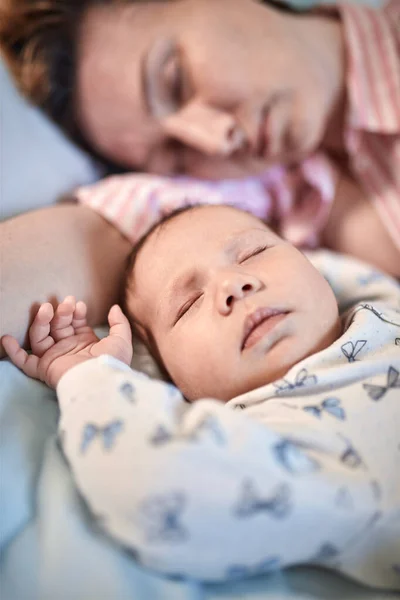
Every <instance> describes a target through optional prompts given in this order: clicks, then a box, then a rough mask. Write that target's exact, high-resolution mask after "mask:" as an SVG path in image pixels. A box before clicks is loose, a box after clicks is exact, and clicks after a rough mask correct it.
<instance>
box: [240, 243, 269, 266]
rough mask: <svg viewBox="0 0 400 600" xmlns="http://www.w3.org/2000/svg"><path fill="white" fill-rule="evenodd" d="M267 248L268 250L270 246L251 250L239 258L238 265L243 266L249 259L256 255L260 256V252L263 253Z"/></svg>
mask: <svg viewBox="0 0 400 600" xmlns="http://www.w3.org/2000/svg"><path fill="white" fill-rule="evenodd" d="M268 248H270V246H267V245H263V246H257V248H253V249H252V250H251V251H248V252H246V253H245V254H244V255H243V256H240V257H239V261H238V262H239V264H240V265H241V264H243V263H244V262H246V261H247V260H249V259H250V258H253V256H257V255H258V254H261V253H262V252H264V250H267V249H268Z"/></svg>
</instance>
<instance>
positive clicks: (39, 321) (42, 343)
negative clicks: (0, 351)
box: [10, 302, 54, 366]
mask: <svg viewBox="0 0 400 600" xmlns="http://www.w3.org/2000/svg"><path fill="white" fill-rule="evenodd" d="M53 316H54V309H53V307H52V305H51V304H50V303H49V302H46V303H45V304H42V305H41V307H40V308H39V310H38V312H37V313H36V317H35V318H34V319H33V323H32V325H31V326H30V328H29V341H30V344H31V349H32V352H33V354H35V355H36V356H39V357H41V356H43V354H44V353H45V352H47V350H48V349H49V348H51V347H52V346H53V344H54V340H53V339H52V338H51V337H50V323H51V320H52V318H53ZM10 358H11V357H10ZM17 366H18V365H17Z"/></svg>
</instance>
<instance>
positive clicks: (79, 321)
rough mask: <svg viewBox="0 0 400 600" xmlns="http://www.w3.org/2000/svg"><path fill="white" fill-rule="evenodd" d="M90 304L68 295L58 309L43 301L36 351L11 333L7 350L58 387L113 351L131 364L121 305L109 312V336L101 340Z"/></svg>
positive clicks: (35, 328)
mask: <svg viewBox="0 0 400 600" xmlns="http://www.w3.org/2000/svg"><path fill="white" fill-rule="evenodd" d="M86 312H87V308H86V304H85V303H84V302H75V298H74V297H73V296H67V298H65V300H64V301H63V302H62V303H61V304H59V305H58V307H57V309H56V311H55V312H54V309H53V307H52V305H51V304H50V303H48V302H46V303H45V304H42V305H41V306H40V308H39V310H38V312H37V314H36V317H35V319H34V321H33V323H32V325H31V327H30V329H29V340H30V345H31V349H32V354H27V352H25V350H23V349H22V348H21V347H20V345H19V344H18V342H17V340H16V339H15V338H13V337H12V336H10V335H5V336H4V337H3V338H2V343H3V347H4V350H5V351H6V352H7V354H8V356H9V357H10V359H11V361H12V362H13V363H14V365H16V366H17V367H18V368H19V369H21V371H23V372H24V373H25V374H26V375H28V376H29V377H32V378H33V379H39V380H41V381H44V383H47V385H49V386H50V387H53V388H55V387H56V386H57V384H58V382H59V380H60V379H61V377H62V376H63V375H64V373H66V372H67V371H69V369H72V367H74V366H75V365H78V364H79V363H82V362H85V361H86V360H89V359H91V358H96V357H97V356H100V355H101V354H109V355H110V356H113V357H114V358H117V359H119V360H121V361H122V362H124V363H125V364H127V365H129V364H130V362H131V360H132V333H131V328H130V325H129V322H128V319H127V318H126V317H125V315H124V314H123V312H122V310H121V309H120V307H119V306H117V305H115V306H113V307H112V308H111V309H110V312H109V313H108V322H109V325H110V332H109V335H108V336H107V337H106V338H104V339H102V340H100V339H99V338H98V337H97V336H96V334H95V333H94V331H93V329H92V328H91V327H89V326H88V324H87V321H86Z"/></svg>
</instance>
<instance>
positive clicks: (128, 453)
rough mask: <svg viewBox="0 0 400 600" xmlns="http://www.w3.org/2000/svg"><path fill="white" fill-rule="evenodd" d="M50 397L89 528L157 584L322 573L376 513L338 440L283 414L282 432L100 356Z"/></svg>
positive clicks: (363, 475)
mask: <svg viewBox="0 0 400 600" xmlns="http://www.w3.org/2000/svg"><path fill="white" fill-rule="evenodd" d="M57 393H58V397H59V402H60V408H61V419H60V427H59V429H60V439H61V443H62V447H63V450H64V453H65V455H66V457H67V459H68V462H69V464H70V466H71V469H72V472H73V476H74V478H75V482H76V485H77V487H78V489H79V491H80V492H81V494H82V496H83V497H84V499H85V500H86V502H87V504H88V506H89V508H90V510H91V512H92V514H93V516H94V518H95V519H96V520H97V523H98V525H99V526H100V527H101V528H102V529H103V530H104V531H105V532H106V533H108V534H109V535H110V536H111V537H112V538H114V539H115V540H117V541H118V542H119V543H120V544H121V545H122V546H123V547H125V548H126V549H128V550H129V551H130V552H131V553H133V555H134V556H135V557H136V558H137V560H138V561H139V562H140V563H141V564H143V565H145V566H148V567H150V568H153V569H156V570H158V571H160V572H162V573H165V574H169V575H181V576H186V577H195V578H199V579H203V580H214V581H216V580H223V579H226V578H229V577H234V576H243V575H249V574H252V573H260V572H267V571H270V570H274V569H277V568H281V567H284V566H289V565H294V564H302V563H310V562H311V563H315V564H326V561H332V560H333V561H335V560H336V559H337V558H339V557H340V555H341V553H342V552H345V551H346V549H347V548H348V547H349V545H351V544H352V543H353V541H354V540H355V539H357V538H359V537H360V536H362V533H363V531H365V529H366V528H368V527H369V524H370V523H371V519H373V518H374V514H376V510H377V509H378V508H379V506H378V505H379V499H378V498H377V495H376V493H375V491H374V486H373V483H372V482H371V477H370V475H369V473H368V470H367V469H365V468H364V467H363V465H362V461H361V459H360V457H358V455H357V452H356V451H355V450H354V448H352V446H351V444H350V443H349V441H348V440H346V439H345V438H344V437H341V436H340V435H338V434H337V433H335V432H334V431H332V432H330V431H327V430H326V429H324V430H323V429H319V428H320V427H321V424H320V422H319V421H318V420H317V419H314V421H315V425H310V424H308V425H307V426H306V427H301V433H299V435H297V433H296V431H297V430H299V431H300V425H299V424H296V411H293V410H292V411H291V412H292V415H291V417H290V418H292V419H293V427H292V428H291V430H290V432H289V433H288V432H286V433H284V434H282V431H281V430H280V428H279V424H278V423H274V421H273V419H272V420H271V422H270V423H269V422H263V423H261V422H258V421H257V420H256V419H255V418H252V417H250V416H248V415H247V414H246V412H245V411H241V410H234V409H233V408H231V407H230V406H226V405H225V404H223V403H221V402H218V401H216V400H209V399H205V400H200V401H197V402H195V403H193V404H190V403H187V402H185V401H184V399H183V398H182V396H181V394H180V393H179V391H178V390H177V389H176V388H175V387H174V386H172V385H169V384H166V383H164V382H160V381H155V380H151V379H149V378H148V377H147V376H145V375H143V374H141V373H137V372H135V371H132V370H131V369H130V368H128V367H126V366H125V365H123V364H122V363H120V362H118V361H116V360H115V359H112V358H110V357H108V356H102V357H100V358H98V359H93V360H91V361H88V362H86V363H83V364H81V365H79V366H77V367H75V368H73V369H72V370H70V371H69V372H68V373H67V374H65V375H64V376H63V378H62V379H61V380H60V383H59V385H58V388H57ZM287 410H290V408H288V409H287ZM299 412H300V411H299ZM301 412H303V411H301ZM280 418H282V417H280ZM314 421H313V422H314ZM310 423H311V420H310ZM349 505H351V506H352V507H353V508H354V507H357V509H356V510H351V509H349Z"/></svg>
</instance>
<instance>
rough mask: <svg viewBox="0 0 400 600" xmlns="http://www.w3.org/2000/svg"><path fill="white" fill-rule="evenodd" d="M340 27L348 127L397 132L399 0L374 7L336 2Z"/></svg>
mask: <svg viewBox="0 0 400 600" xmlns="http://www.w3.org/2000/svg"><path fill="white" fill-rule="evenodd" d="M338 10H339V13H340V16H341V18H342V22H343V26H344V38H345V44H346V60H347V92H348V98H349V112H348V115H347V122H348V125H349V127H350V128H355V129H363V130H367V131H371V132H376V133H383V134H397V133H400V0H391V1H390V2H389V3H387V4H386V5H385V7H384V8H382V9H380V10H377V9H374V8H369V7H365V6H356V5H354V4H344V3H343V4H342V3H340V4H339V5H338Z"/></svg>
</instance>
